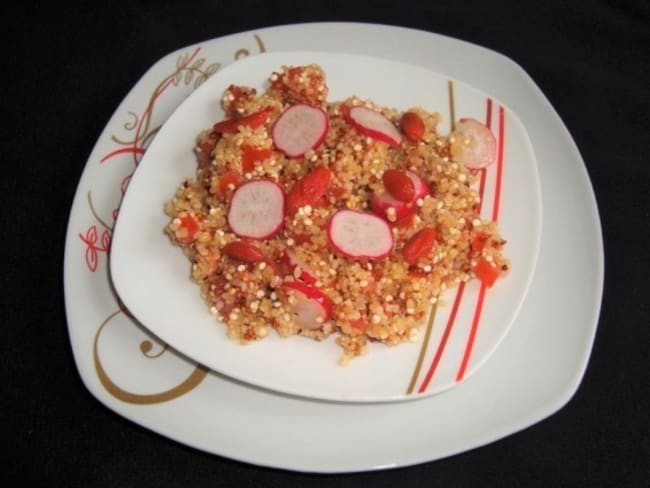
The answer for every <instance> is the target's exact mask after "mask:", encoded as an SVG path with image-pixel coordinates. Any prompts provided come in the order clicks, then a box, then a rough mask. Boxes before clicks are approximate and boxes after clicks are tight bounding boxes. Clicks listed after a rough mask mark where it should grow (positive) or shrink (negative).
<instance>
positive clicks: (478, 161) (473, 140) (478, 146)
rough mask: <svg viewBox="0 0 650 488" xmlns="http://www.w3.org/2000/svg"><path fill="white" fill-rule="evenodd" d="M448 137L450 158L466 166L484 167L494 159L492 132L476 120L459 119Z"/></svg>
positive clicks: (494, 145)
mask: <svg viewBox="0 0 650 488" xmlns="http://www.w3.org/2000/svg"><path fill="white" fill-rule="evenodd" d="M449 139H450V142H451V145H450V152H451V157H452V159H453V160H454V161H457V162H459V163H461V164H463V165H465V166H466V167H467V168H470V169H479V168H484V167H485V166H488V165H490V164H492V163H493V162H494V160H495V159H496V152H497V150H496V148H497V143H496V139H495V138H494V134H492V131H491V130H490V129H488V127H487V126H486V125H485V124H482V123H481V122H479V121H478V120H475V119H460V120H459V121H458V123H457V124H456V127H454V130H453V132H452V133H451V136H450V138H449Z"/></svg>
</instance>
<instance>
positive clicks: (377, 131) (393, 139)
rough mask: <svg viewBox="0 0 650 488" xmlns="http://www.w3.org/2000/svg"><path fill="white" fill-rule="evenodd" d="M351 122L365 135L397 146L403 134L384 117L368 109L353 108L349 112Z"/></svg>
mask: <svg viewBox="0 0 650 488" xmlns="http://www.w3.org/2000/svg"><path fill="white" fill-rule="evenodd" d="M348 120H349V122H350V123H351V124H352V125H353V126H354V127H356V129H357V130H358V131H359V132H361V133H362V134H364V135H367V136H370V137H372V138H374V139H378V140H380V141H383V142H386V143H387V144H390V145H392V146H397V145H399V144H400V143H401V142H402V133H401V132H400V131H399V130H398V129H397V127H395V125H394V124H393V123H392V122H391V121H390V120H389V119H388V118H386V117H385V116H384V115H382V114H381V113H379V112H376V111H375V110H371V109H369V108H367V107H352V108H351V109H350V110H349V111H348Z"/></svg>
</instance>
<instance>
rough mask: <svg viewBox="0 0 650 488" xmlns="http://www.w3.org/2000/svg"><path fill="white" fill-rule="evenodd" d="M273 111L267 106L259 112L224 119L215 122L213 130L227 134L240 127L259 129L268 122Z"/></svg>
mask: <svg viewBox="0 0 650 488" xmlns="http://www.w3.org/2000/svg"><path fill="white" fill-rule="evenodd" d="M271 111H272V109H271V108H270V107H267V108H264V109H262V110H260V111H259V112H255V113H253V114H250V115H246V116H244V117H241V118H239V119H226V120H222V121H221V122H217V123H216V124H214V126H213V130H214V131H215V132H217V133H219V134H226V133H233V132H237V131H238V130H239V128H240V127H250V128H251V129H257V128H258V127H261V126H263V125H264V124H265V123H266V121H267V120H268V119H269V115H270V114H271Z"/></svg>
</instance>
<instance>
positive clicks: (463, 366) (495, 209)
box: [456, 106, 505, 382]
mask: <svg viewBox="0 0 650 488" xmlns="http://www.w3.org/2000/svg"><path fill="white" fill-rule="evenodd" d="M504 129H505V112H504V109H503V107H502V106H500V107H499V140H498V144H497V151H498V152H497V177H496V186H495V190H494V204H493V206H492V220H493V221H495V222H496V221H497V218H498V217H499V202H500V200H501V179H502V176H503V146H504V141H505V132H504ZM486 290H487V287H486V286H485V285H481V289H480V291H479V294H478V300H477V302H476V308H475V309H474V318H473V319H472V328H471V330H470V333H469V337H468V338H467V344H466V345H465V353H464V354H463V360H462V361H461V363H460V368H459V369H458V373H457V374H456V381H457V382H458V381H462V379H463V378H464V377H465V372H466V371H467V365H468V364H469V360H470V357H471V355H472V349H473V348H474V341H475V339H476V333H477V332H478V327H479V325H480V323H481V313H482V312H483V302H484V299H485V291H486Z"/></svg>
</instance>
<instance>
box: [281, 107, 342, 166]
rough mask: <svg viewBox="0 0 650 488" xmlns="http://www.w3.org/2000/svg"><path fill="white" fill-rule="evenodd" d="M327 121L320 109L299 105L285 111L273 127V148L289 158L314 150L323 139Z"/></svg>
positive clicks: (327, 125)
mask: <svg viewBox="0 0 650 488" xmlns="http://www.w3.org/2000/svg"><path fill="white" fill-rule="evenodd" d="M328 127H329V120H328V118H327V114H326V113H325V111H323V110H322V109H320V108H317V107H312V106H310V105H305V104H304V103H299V104H296V105H292V106H291V107H289V108H288V109H286V110H285V111H284V112H282V114H280V117H278V120H276V122H275V124H274V125H273V130H272V135H273V142H274V144H275V146H276V147H277V148H278V149H280V150H281V151H282V152H284V153H285V154H286V155H287V156H289V157H297V156H302V155H303V154H305V153H306V152H307V151H308V150H310V149H316V148H317V147H318V146H320V144H321V143H322V142H323V140H324V139H325V135H326V134H327V129H328Z"/></svg>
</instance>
